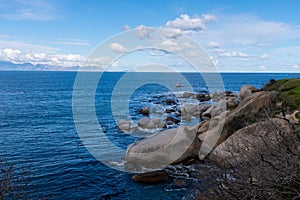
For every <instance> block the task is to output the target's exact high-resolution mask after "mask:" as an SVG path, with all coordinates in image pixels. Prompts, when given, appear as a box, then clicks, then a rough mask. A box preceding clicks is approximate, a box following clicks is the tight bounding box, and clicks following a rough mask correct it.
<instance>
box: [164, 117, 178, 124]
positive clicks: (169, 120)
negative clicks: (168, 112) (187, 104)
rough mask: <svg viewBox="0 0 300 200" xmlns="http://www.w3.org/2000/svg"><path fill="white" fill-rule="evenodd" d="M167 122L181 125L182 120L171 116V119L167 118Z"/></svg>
mask: <svg viewBox="0 0 300 200" xmlns="http://www.w3.org/2000/svg"><path fill="white" fill-rule="evenodd" d="M166 122H167V123H168V122H169V124H179V123H180V120H179V119H177V118H175V117H172V116H169V117H167V119H166ZM170 122H171V123H170Z"/></svg>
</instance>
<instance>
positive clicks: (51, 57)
mask: <svg viewBox="0 0 300 200" xmlns="http://www.w3.org/2000/svg"><path fill="white" fill-rule="evenodd" d="M0 60H1V61H8V62H13V63H25V62H28V63H32V64H47V65H53V66H60V67H69V66H78V65H80V63H81V62H82V61H83V60H84V57H83V56H81V55H78V54H65V55H64V54H45V53H36V52H28V51H25V52H23V51H21V50H19V49H9V48H6V49H2V50H0Z"/></svg>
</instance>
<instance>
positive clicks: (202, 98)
mask: <svg viewBox="0 0 300 200" xmlns="http://www.w3.org/2000/svg"><path fill="white" fill-rule="evenodd" d="M196 98H197V99H198V100H199V101H209V100H210V96H209V95H208V94H197V95H196Z"/></svg>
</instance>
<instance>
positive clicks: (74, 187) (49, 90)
mask: <svg viewBox="0 0 300 200" xmlns="http://www.w3.org/2000/svg"><path fill="white" fill-rule="evenodd" d="M81 73H82V72H81ZM85 73H86V74H85V77H87V82H86V84H89V82H88V77H93V76H100V75H102V76H101V78H100V80H99V82H98V83H97V85H96V87H95V88H96V90H95V95H94V96H95V99H94V100H95V101H94V108H95V112H96V117H97V120H98V122H99V124H100V126H101V128H102V131H103V132H104V133H105V134H106V136H107V138H108V139H109V140H110V141H111V142H112V143H113V144H115V145H116V146H118V147H119V148H120V149H123V150H124V151H125V149H126V147H127V145H129V144H130V143H132V142H134V141H137V140H139V139H140V137H135V136H134V135H130V134H128V133H124V132H121V131H119V130H118V128H117V125H118V124H117V120H116V119H115V118H114V117H115V115H118V116H117V118H118V119H122V118H124V119H128V114H126V113H127V112H126V111H128V112H129V114H130V117H131V118H130V120H132V121H133V122H137V120H138V119H139V118H141V117H142V115H141V114H139V113H138V110H139V109H140V108H142V107H143V106H150V107H151V109H161V108H160V107H164V108H163V109H165V108H166V107H167V106H168V105H164V103H163V102H164V101H165V100H166V99H167V98H171V99H175V100H176V99H177V97H178V95H180V94H182V93H183V92H184V91H185V84H183V87H178V88H177V91H175V92H174V91H171V90H170V87H168V85H170V84H172V85H175V84H177V83H178V79H177V78H176V75H174V74H171V73H132V74H130V76H129V77H127V79H125V80H123V82H122V77H123V78H124V77H125V73H113V72H112V73H104V74H97V73H92V72H85ZM182 75H183V77H184V78H185V79H186V80H188V82H189V84H190V85H191V87H192V88H193V90H194V91H195V92H200V91H201V92H205V91H206V90H207V89H208V87H207V85H206V83H205V81H204V80H203V78H202V77H201V76H200V75H199V74H195V73H183V74H182ZM76 77H77V73H76V72H28V71H24V72H21V71H0V158H1V159H2V160H5V161H6V162H7V163H10V164H13V166H14V170H15V175H16V176H25V178H26V185H25V186H24V193H25V194H26V195H28V197H30V199H34V198H42V199H191V198H192V195H191V194H192V193H193V190H195V188H197V187H201V180H195V179H193V178H191V181H190V182H189V183H188V184H185V185H184V186H178V185H176V184H175V183H174V181H172V180H169V181H167V182H164V183H161V184H157V185H143V184H137V183H135V182H133V181H132V180H131V174H130V173H127V172H123V171H119V170H116V169H112V168H111V167H109V166H106V165H105V164H102V162H100V161H98V160H97V159H96V158H95V157H93V156H92V155H91V154H90V152H89V151H88V149H87V148H86V147H85V146H84V145H83V143H82V141H81V139H80V137H79V135H78V133H77V129H76V126H75V122H74V120H73V119H74V117H73V111H74V110H72V109H73V108H72V106H74V104H73V103H74V102H72V100H74V99H73V88H74V82H75V80H76ZM130 77H131V79H130ZM132 77H134V78H132ZM149 77H152V81H150V82H147V83H145V84H142V85H139V83H141V82H143V80H147V79H149ZM221 77H222V80H223V83H224V86H225V90H228V91H233V92H238V91H239V88H240V87H241V86H242V85H243V84H251V85H254V86H256V87H258V88H261V87H262V86H263V85H264V84H266V83H267V82H268V81H269V80H270V79H281V78H295V77H299V75H297V74H287V73H223V74H221ZM91 79H92V78H91ZM122 87H123V88H122ZM76 89H78V88H76ZM129 89H130V91H131V93H130V96H129V97H128V95H127V94H126V92H127V91H128V90H129ZM79 90H80V88H79ZM82 92H83V93H82V94H83V95H82V99H83V100H84V98H85V97H86V95H85V94H87V95H88V93H89V92H93V90H92V89H91V91H89V90H85V91H82ZM114 92H116V93H115V95H117V97H120V98H117V97H114V96H113V94H114ZM122 92H124V94H123V93H122ZM122 95H123V96H122ZM176 95H177V96H176ZM79 97H80V96H79ZM124 98H125V100H126V98H128V99H127V102H128V107H127V108H126V109H124V110H122V109H120V110H119V112H118V110H116V109H115V111H114V112H115V113H114V114H113V111H112V104H114V105H115V104H118V100H120V99H122V100H124ZM112 99H115V100H114V102H113V101H112ZM191 101H192V100H191ZM157 105H159V106H157ZM84 106H85V105H84V101H83V105H82V110H83V113H84V110H85V108H84ZM155 106H157V107H155ZM160 117H161V116H160ZM162 117H164V116H162ZM196 120H197V119H196ZM194 122H195V120H194ZM86 123H87V125H89V120H87V121H86ZM183 124H184V123H183ZM168 128H172V127H168ZM141 132H143V131H141ZM152 133H153V132H150V133H145V136H147V134H152ZM102 151H103V152H101V153H103V155H105V153H108V154H107V155H109V154H111V155H113V153H114V152H111V151H110V149H109V148H107V149H105V148H103V149H102ZM105 151H107V152H105ZM105 159H106V160H109V159H110V157H109V156H108V157H107V158H105ZM114 162H115V166H121V168H122V165H123V164H124V163H122V160H119V161H118V160H117V161H112V163H114ZM24 172H26V173H25V174H24Z"/></svg>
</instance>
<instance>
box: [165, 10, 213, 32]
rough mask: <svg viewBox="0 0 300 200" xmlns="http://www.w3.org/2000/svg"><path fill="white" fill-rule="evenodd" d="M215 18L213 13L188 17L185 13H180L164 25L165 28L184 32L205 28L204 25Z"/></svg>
mask: <svg viewBox="0 0 300 200" xmlns="http://www.w3.org/2000/svg"><path fill="white" fill-rule="evenodd" d="M215 20H217V18H216V17H215V16H214V15H210V14H203V15H202V16H201V17H198V16H195V17H190V16H189V15H187V14H182V15H180V16H179V17H177V18H176V19H175V20H172V21H168V22H167V23H166V25H165V27H166V28H171V29H178V30H181V31H183V32H185V33H189V32H193V31H194V32H198V31H203V30H206V25H207V24H208V23H209V22H211V21H215Z"/></svg>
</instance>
